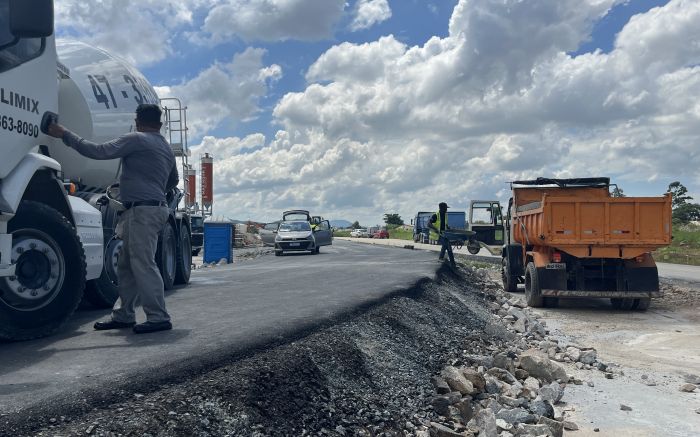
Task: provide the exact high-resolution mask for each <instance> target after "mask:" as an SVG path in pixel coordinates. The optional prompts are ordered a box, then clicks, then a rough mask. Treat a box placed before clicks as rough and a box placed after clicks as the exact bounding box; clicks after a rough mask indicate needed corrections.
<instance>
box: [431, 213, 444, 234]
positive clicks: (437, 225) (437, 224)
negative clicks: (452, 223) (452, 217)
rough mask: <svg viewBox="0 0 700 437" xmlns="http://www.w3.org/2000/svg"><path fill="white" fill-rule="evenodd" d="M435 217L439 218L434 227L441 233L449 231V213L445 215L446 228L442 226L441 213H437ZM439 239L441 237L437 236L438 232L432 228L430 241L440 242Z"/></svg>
mask: <svg viewBox="0 0 700 437" xmlns="http://www.w3.org/2000/svg"><path fill="white" fill-rule="evenodd" d="M435 215H436V216H437V220H436V221H435V223H433V226H435V227H436V228H437V229H439V230H440V231H444V230H445V229H447V213H445V224H444V226H443V224H442V220H441V219H440V211H438V212H436V213H435ZM439 237H440V236H439V235H438V234H437V232H435V231H434V230H433V229H432V228H430V239H431V240H438V239H439Z"/></svg>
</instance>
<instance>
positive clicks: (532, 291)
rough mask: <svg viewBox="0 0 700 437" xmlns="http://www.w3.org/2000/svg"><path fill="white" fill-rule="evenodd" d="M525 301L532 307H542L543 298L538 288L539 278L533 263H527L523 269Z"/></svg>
mask: <svg viewBox="0 0 700 437" xmlns="http://www.w3.org/2000/svg"><path fill="white" fill-rule="evenodd" d="M525 301H526V302H527V305H528V306H530V307H532V308H540V307H542V303H543V301H544V299H543V298H542V291H541V289H540V279H539V277H538V275H537V268H535V264H533V263H528V264H527V268H526V269H525Z"/></svg>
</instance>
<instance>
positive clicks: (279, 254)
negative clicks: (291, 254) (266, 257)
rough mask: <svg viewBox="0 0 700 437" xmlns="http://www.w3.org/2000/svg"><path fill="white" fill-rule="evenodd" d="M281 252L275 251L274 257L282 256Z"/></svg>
mask: <svg viewBox="0 0 700 437" xmlns="http://www.w3.org/2000/svg"><path fill="white" fill-rule="evenodd" d="M282 254H283V252H282V251H281V250H275V256H282Z"/></svg>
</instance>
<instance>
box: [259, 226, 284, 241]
mask: <svg viewBox="0 0 700 437" xmlns="http://www.w3.org/2000/svg"><path fill="white" fill-rule="evenodd" d="M278 227H279V222H273V223H268V224H266V225H265V226H263V227H262V229H260V230H259V231H258V233H259V234H260V238H261V239H262V242H263V246H274V245H275V235H277V228H278Z"/></svg>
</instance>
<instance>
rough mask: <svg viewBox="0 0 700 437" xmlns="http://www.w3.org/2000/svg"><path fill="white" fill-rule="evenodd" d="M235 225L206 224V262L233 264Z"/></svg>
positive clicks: (221, 223) (225, 223)
mask: <svg viewBox="0 0 700 437" xmlns="http://www.w3.org/2000/svg"><path fill="white" fill-rule="evenodd" d="M233 229H234V228H233V223H229V222H204V262H205V263H215V262H219V260H221V259H225V260H226V262H228V263H232V262H233Z"/></svg>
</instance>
